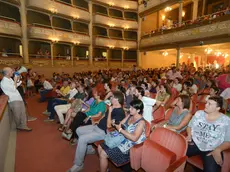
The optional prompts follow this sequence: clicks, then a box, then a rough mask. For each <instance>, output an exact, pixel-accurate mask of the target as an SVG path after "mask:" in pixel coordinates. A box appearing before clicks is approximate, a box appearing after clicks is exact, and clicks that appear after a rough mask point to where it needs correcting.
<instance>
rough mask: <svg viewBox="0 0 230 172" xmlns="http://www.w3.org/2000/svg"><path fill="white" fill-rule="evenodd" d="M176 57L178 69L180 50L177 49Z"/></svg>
mask: <svg viewBox="0 0 230 172" xmlns="http://www.w3.org/2000/svg"><path fill="white" fill-rule="evenodd" d="M176 50H177V56H176V67H177V68H178V67H179V63H180V48H179V47H178V48H177V49H176Z"/></svg>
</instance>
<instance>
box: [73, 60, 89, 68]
mask: <svg viewBox="0 0 230 172" xmlns="http://www.w3.org/2000/svg"><path fill="white" fill-rule="evenodd" d="M73 65H74V66H76V67H77V68H82V69H87V70H90V69H89V68H87V67H88V65H89V61H88V60H74V61H73Z"/></svg>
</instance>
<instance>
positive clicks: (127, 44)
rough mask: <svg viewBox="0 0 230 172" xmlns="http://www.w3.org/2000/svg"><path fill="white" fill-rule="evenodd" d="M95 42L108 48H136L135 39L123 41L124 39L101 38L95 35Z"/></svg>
mask: <svg viewBox="0 0 230 172" xmlns="http://www.w3.org/2000/svg"><path fill="white" fill-rule="evenodd" d="M95 44H96V45H97V46H102V47H109V48H112V49H113V48H125V49H136V48H137V42H136V41H124V40H116V39H109V38H101V37H96V39H95Z"/></svg>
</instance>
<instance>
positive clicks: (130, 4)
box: [95, 0, 138, 10]
mask: <svg viewBox="0 0 230 172" xmlns="http://www.w3.org/2000/svg"><path fill="white" fill-rule="evenodd" d="M95 1H97V2H101V3H103V4H107V5H109V6H114V7H119V8H124V9H131V10H137V9H138V4H137V2H135V1H127V0H119V1H117V0H111V1H107V0H95Z"/></svg>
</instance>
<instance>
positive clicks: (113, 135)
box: [104, 130, 126, 149]
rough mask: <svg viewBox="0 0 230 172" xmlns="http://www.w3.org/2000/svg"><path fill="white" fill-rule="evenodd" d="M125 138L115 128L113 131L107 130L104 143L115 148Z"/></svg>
mask: <svg viewBox="0 0 230 172" xmlns="http://www.w3.org/2000/svg"><path fill="white" fill-rule="evenodd" d="M125 139H126V138H125V137H124V135H123V134H121V133H119V132H118V131H117V130H115V131H111V132H107V134H106V136H105V139H104V140H105V144H106V145H107V146H108V147H109V148H111V149H112V148H115V147H117V146H118V145H120V144H121V142H122V141H123V140H125Z"/></svg>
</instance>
